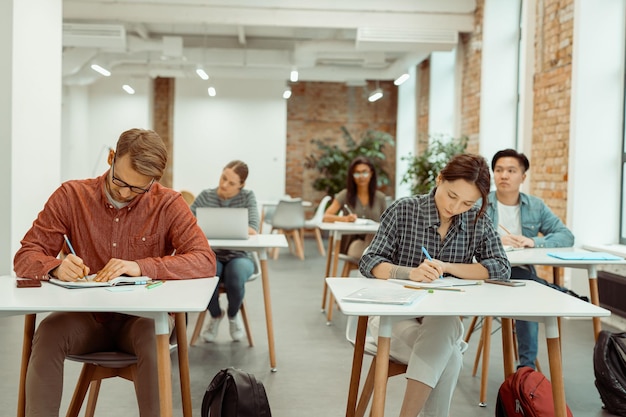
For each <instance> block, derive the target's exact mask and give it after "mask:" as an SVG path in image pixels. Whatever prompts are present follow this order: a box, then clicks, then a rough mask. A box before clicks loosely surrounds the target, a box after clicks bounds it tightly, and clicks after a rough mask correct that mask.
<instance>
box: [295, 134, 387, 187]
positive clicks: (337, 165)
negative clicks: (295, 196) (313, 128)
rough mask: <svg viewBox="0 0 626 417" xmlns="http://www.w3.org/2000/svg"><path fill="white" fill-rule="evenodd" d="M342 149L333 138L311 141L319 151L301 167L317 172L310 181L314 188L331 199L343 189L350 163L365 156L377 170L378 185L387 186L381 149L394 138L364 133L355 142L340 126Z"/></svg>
mask: <svg viewBox="0 0 626 417" xmlns="http://www.w3.org/2000/svg"><path fill="white" fill-rule="evenodd" d="M341 132H342V137H343V141H344V146H343V147H339V146H338V145H337V144H331V142H335V141H334V140H333V139H330V138H327V139H311V143H313V144H315V145H316V146H317V148H318V150H319V152H318V153H316V154H313V155H310V156H308V157H307V158H306V160H305V162H304V166H305V167H306V168H308V169H316V170H317V171H318V172H319V173H320V175H319V177H318V178H316V179H315V181H314V182H313V188H314V189H316V190H318V191H324V192H326V193H327V194H328V195H331V196H334V195H335V194H336V193H338V192H339V191H341V190H343V189H344V188H346V177H347V175H348V168H349V167H350V162H351V161H352V160H353V159H354V158H356V157H357V156H365V157H367V158H368V159H369V160H370V161H372V163H373V164H374V167H375V168H376V174H377V177H378V186H379V187H380V186H383V185H387V184H389V175H388V174H387V172H386V171H385V170H384V169H383V161H384V160H385V154H384V152H383V151H384V149H385V146H386V145H389V146H393V145H394V144H395V141H394V139H393V137H392V136H391V135H390V134H389V133H386V132H380V131H377V130H367V131H366V132H365V133H364V134H363V135H362V136H361V138H360V140H359V141H356V140H355V139H354V138H353V137H352V135H351V134H350V132H348V129H346V127H345V126H342V127H341Z"/></svg>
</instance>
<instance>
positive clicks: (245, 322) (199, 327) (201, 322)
mask: <svg viewBox="0 0 626 417" xmlns="http://www.w3.org/2000/svg"><path fill="white" fill-rule="evenodd" d="M251 253H252V256H253V258H254V272H253V273H252V275H250V278H248V281H246V284H247V283H249V282H251V281H254V280H255V279H257V278H259V277H260V276H261V261H260V260H259V255H258V254H257V253H256V252H251ZM218 291H219V293H220V295H222V294H225V293H226V289H225V288H224V286H223V285H222V284H220V285H219V287H218ZM239 311H240V312H241V319H242V321H243V327H244V328H245V329H246V336H247V337H248V345H249V346H250V347H253V346H254V341H253V340H252V332H251V330H250V322H249V321H248V312H247V310H246V300H245V299H244V300H243V301H242V303H241V307H240V309H239ZM207 312H208V311H207V310H204V311H203V312H201V313H200V314H199V315H198V319H197V320H196V326H195V327H194V329H193V333H192V335H191V340H190V341H189V345H190V346H193V345H195V344H196V341H197V340H198V337H199V336H200V332H201V331H202V326H203V325H204V320H205V318H206V315H207Z"/></svg>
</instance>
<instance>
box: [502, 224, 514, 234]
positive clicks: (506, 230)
mask: <svg viewBox="0 0 626 417" xmlns="http://www.w3.org/2000/svg"><path fill="white" fill-rule="evenodd" d="M498 226H500V227H501V228H502V230H504V231H505V232H506V234H507V235H512V234H513V233H511V232H509V230H508V229H507V228H506V227H504V226H502V225H501V224H498Z"/></svg>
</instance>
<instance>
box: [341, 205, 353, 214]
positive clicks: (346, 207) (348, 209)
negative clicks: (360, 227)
mask: <svg viewBox="0 0 626 417" xmlns="http://www.w3.org/2000/svg"><path fill="white" fill-rule="evenodd" d="M343 208H345V209H346V211H347V212H348V214H353V213H352V210H350V207H348V205H347V204H344V205H343Z"/></svg>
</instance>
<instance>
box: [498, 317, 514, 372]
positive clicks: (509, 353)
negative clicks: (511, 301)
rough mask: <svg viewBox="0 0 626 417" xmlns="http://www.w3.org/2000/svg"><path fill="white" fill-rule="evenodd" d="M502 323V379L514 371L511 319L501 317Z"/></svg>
mask: <svg viewBox="0 0 626 417" xmlns="http://www.w3.org/2000/svg"><path fill="white" fill-rule="evenodd" d="M501 325H502V329H501V331H502V356H503V358H502V361H503V363H504V379H506V377H507V376H509V375H511V374H513V373H515V360H514V356H515V355H514V354H513V350H514V349H513V320H512V319H505V318H502V319H501Z"/></svg>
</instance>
